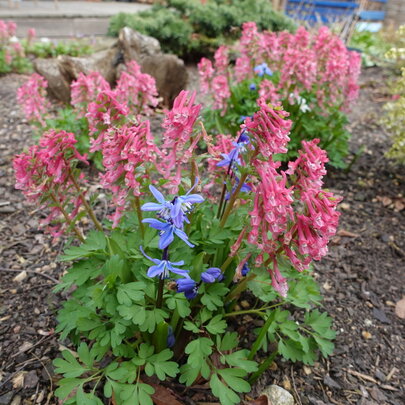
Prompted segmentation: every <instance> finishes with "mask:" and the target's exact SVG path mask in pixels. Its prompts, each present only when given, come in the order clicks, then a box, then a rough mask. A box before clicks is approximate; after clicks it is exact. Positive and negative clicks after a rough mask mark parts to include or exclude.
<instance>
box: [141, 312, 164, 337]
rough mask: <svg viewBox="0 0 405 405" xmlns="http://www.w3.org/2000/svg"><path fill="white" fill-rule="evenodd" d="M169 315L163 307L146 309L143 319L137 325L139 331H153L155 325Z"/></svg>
mask: <svg viewBox="0 0 405 405" xmlns="http://www.w3.org/2000/svg"><path fill="white" fill-rule="evenodd" d="M168 317H169V315H168V313H167V312H165V311H163V309H158V308H155V309H153V310H146V314H145V321H144V322H143V323H142V324H141V325H140V326H139V329H140V330H141V332H146V331H148V332H149V333H153V332H154V331H155V329H156V325H157V324H159V323H161V322H163V321H164V320H165V318H168Z"/></svg>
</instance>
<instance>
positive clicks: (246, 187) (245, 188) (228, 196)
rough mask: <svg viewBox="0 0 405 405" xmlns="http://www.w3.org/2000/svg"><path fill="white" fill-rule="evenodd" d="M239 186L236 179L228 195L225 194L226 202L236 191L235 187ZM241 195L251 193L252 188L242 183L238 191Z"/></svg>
mask: <svg viewBox="0 0 405 405" xmlns="http://www.w3.org/2000/svg"><path fill="white" fill-rule="evenodd" d="M238 185H239V178H238V177H236V182H235V185H234V186H233V187H232V190H231V192H230V193H226V195H225V200H226V201H228V200H229V198H230V197H231V194H233V192H234V191H235V190H236V187H238ZM239 191H240V192H242V193H249V192H251V191H252V187H250V186H249V185H247V184H246V183H243V185H242V187H241V188H240V190H239Z"/></svg>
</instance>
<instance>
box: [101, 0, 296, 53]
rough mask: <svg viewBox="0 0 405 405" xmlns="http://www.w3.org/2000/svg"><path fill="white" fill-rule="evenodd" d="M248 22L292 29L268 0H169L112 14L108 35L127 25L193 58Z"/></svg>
mask: <svg viewBox="0 0 405 405" xmlns="http://www.w3.org/2000/svg"><path fill="white" fill-rule="evenodd" d="M247 21H255V22H256V23H257V25H258V27H260V28H262V29H271V30H274V31H279V30H284V29H287V30H293V29H294V24H293V22H292V21H291V20H289V19H288V18H287V17H285V16H283V15H282V14H280V13H278V12H275V11H274V10H273V9H272V7H271V4H270V2H269V1H267V0H235V1H233V2H228V1H223V0H212V1H208V2H207V3H206V4H202V3H201V2H200V1H199V0H168V1H166V2H164V4H156V5H154V6H153V8H152V9H151V10H148V11H143V12H141V13H138V14H126V13H120V14H118V15H116V16H114V17H112V19H111V21H110V27H109V34H110V35H113V36H117V35H118V33H119V31H120V29H122V28H123V27H126V26H127V27H130V28H132V29H134V30H136V31H139V32H141V33H142V34H145V35H150V36H152V37H155V38H157V39H158V40H159V41H160V43H161V46H162V49H163V50H164V51H165V52H170V53H174V54H177V55H179V56H181V57H183V58H184V57H188V58H194V59H196V58H198V57H201V56H206V55H210V54H212V53H213V52H214V51H215V49H216V48H217V47H218V46H219V45H221V44H223V43H226V42H229V41H232V40H235V39H236V38H237V37H238V35H239V33H240V27H241V26H242V24H243V23H244V22H247Z"/></svg>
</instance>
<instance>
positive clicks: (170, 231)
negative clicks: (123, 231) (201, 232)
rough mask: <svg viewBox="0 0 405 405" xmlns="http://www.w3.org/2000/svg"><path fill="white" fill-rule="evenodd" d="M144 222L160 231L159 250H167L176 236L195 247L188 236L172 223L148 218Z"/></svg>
mask: <svg viewBox="0 0 405 405" xmlns="http://www.w3.org/2000/svg"><path fill="white" fill-rule="evenodd" d="M142 222H143V223H146V224H149V226H150V227H151V228H155V229H157V230H158V231H159V236H160V239H159V249H162V250H163V249H166V248H167V247H168V246H169V245H170V244H171V243H172V242H173V240H174V235H177V236H178V237H179V238H180V239H181V240H183V241H184V242H185V243H187V245H188V246H190V247H194V245H193V244H192V243H191V242H189V240H188V236H187V234H186V233H185V232H184V231H182V230H181V229H179V228H177V227H176V226H175V225H174V224H172V223H170V222H161V221H159V220H157V219H154V218H146V219H144V220H143V221H142Z"/></svg>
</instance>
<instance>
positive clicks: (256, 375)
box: [249, 350, 278, 385]
mask: <svg viewBox="0 0 405 405" xmlns="http://www.w3.org/2000/svg"><path fill="white" fill-rule="evenodd" d="M277 353H278V351H277V350H275V351H274V352H273V353H271V354H270V356H269V357H267V359H266V360H264V361H263V363H262V364H260V366H259V369H258V370H257V371H256V372H255V373H254V374H252V375H251V376H250V378H249V384H250V385H252V384H254V383H255V382H256V380H257V379H258V378H259V377H260V376H261V375H262V374H263V373H264V372H265V371H266V370H267V369H268V368H269V367H270V364H271V363H273V360H274V359H275V358H276V356H277Z"/></svg>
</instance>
